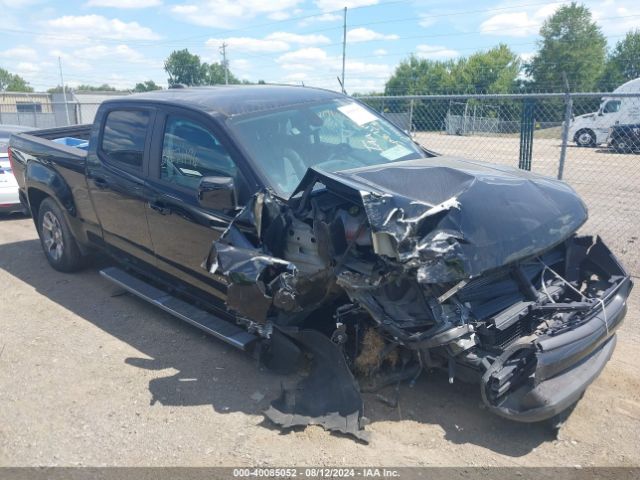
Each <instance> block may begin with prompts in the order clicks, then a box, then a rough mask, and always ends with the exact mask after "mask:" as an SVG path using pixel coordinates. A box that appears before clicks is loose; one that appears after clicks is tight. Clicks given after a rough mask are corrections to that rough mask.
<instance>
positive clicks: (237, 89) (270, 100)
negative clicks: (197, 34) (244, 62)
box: [107, 85, 343, 116]
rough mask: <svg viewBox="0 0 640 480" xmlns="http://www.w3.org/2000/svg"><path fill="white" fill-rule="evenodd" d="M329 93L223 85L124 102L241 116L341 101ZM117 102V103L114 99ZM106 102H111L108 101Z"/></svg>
mask: <svg viewBox="0 0 640 480" xmlns="http://www.w3.org/2000/svg"><path fill="white" fill-rule="evenodd" d="M342 96H343V95H342V94H340V93H337V92H332V91H329V90H322V89H318V88H309V87H294V86H285V85H222V86H215V87H191V88H170V89H168V90H156V91H154V92H145V93H138V94H134V95H129V96H127V97H125V98H124V99H119V100H125V101H127V102H128V101H131V100H134V101H135V100H141V101H154V102H167V103H179V104H188V105H190V106H191V107H192V108H198V109H200V110H202V111H205V112H207V113H220V114H222V115H225V116H232V115H239V114H242V113H251V112H257V111H263V110H273V109H277V108H281V107H287V106H293V105H299V104H304V103H315V102H320V101H323V100H331V99H334V98H340V97H342ZM114 101H117V100H114ZM107 102H111V100H108V101H107Z"/></svg>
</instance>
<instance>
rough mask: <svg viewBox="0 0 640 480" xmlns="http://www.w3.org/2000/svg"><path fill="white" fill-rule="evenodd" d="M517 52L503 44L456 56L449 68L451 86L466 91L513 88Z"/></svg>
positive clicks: (517, 58)
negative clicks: (453, 63) (456, 59)
mask: <svg viewBox="0 0 640 480" xmlns="http://www.w3.org/2000/svg"><path fill="white" fill-rule="evenodd" d="M520 70H521V62H520V56H519V55H518V54H516V53H514V52H512V51H511V49H509V47H507V46H506V45H504V44H500V45H498V46H497V47H494V48H492V49H490V50H488V51H486V52H478V53H474V54H473V55H471V56H469V57H467V58H463V59H461V60H459V61H458V62H457V63H456V65H455V67H454V68H453V71H452V76H453V84H454V85H455V90H456V91H459V92H463V91H466V92H468V93H508V92H511V91H513V90H514V89H515V87H516V85H517V78H518V75H519V73H520Z"/></svg>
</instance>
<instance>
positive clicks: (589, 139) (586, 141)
mask: <svg viewBox="0 0 640 480" xmlns="http://www.w3.org/2000/svg"><path fill="white" fill-rule="evenodd" d="M573 141H574V142H576V144H577V145H578V146H579V147H595V145H596V134H595V133H593V131H591V130H589V129H587V128H585V129H582V130H578V132H576V135H575V137H574V138H573Z"/></svg>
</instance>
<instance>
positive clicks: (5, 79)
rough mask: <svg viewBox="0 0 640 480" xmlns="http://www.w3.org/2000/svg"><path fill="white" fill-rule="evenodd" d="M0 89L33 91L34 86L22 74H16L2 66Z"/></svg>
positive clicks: (0, 69)
mask: <svg viewBox="0 0 640 480" xmlns="http://www.w3.org/2000/svg"><path fill="white" fill-rule="evenodd" d="M0 91H6V92H33V88H32V87H30V86H29V83H28V82H27V81H26V80H25V79H24V78H22V77H21V76H20V75H15V74H13V73H10V72H8V71H7V70H5V69H4V68H0Z"/></svg>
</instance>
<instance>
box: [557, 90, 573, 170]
mask: <svg viewBox="0 0 640 480" xmlns="http://www.w3.org/2000/svg"><path fill="white" fill-rule="evenodd" d="M564 102H565V106H564V122H563V123H562V147H561V148H560V162H559V163H558V180H562V177H563V175H564V162H565V160H566V158H567V143H568V142H569V123H570V122H571V115H572V113H573V99H572V98H571V94H570V93H569V90H568V89H567V91H566V92H565V94H564Z"/></svg>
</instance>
